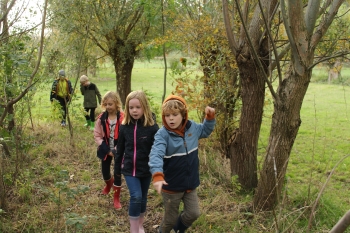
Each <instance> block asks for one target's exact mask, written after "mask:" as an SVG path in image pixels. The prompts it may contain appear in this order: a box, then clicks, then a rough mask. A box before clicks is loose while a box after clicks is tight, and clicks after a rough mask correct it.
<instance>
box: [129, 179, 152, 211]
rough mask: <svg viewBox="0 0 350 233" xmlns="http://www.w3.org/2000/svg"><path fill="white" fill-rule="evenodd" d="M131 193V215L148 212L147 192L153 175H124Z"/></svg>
mask: <svg viewBox="0 0 350 233" xmlns="http://www.w3.org/2000/svg"><path fill="white" fill-rule="evenodd" d="M124 178H125V181H126V185H127V186H128V189H129V193H130V205H129V216H131V217H139V216H140V214H141V213H145V212H146V206H147V193H148V188H149V185H150V183H151V179H152V176H148V177H134V176H124Z"/></svg>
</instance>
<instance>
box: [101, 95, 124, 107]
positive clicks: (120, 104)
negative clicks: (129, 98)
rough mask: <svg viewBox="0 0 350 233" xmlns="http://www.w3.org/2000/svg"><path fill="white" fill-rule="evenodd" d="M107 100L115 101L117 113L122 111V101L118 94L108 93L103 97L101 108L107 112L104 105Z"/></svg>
mask: <svg viewBox="0 0 350 233" xmlns="http://www.w3.org/2000/svg"><path fill="white" fill-rule="evenodd" d="M107 99H112V100H113V102H114V103H115V106H117V111H121V110H122V101H121V100H120V96H119V94H118V93H117V92H115V91H107V93H106V94H105V95H104V96H103V98H102V101H101V108H102V109H103V110H106V108H105V107H104V103H105V102H106V101H107Z"/></svg>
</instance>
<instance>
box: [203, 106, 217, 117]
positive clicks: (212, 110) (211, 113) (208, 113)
mask: <svg viewBox="0 0 350 233" xmlns="http://www.w3.org/2000/svg"><path fill="white" fill-rule="evenodd" d="M205 116H206V118H207V119H208V120H211V119H214V118H215V108H212V107H209V106H207V107H205Z"/></svg>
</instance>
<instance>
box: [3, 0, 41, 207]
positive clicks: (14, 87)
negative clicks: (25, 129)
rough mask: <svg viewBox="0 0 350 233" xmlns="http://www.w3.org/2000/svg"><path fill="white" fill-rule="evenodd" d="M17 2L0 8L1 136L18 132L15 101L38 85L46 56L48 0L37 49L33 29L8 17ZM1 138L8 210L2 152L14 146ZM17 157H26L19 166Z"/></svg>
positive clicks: (4, 1)
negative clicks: (16, 25) (23, 27)
mask: <svg viewBox="0 0 350 233" xmlns="http://www.w3.org/2000/svg"><path fill="white" fill-rule="evenodd" d="M15 3H16V0H12V1H11V2H9V1H8V0H2V1H1V9H0V13H1V17H0V28H1V31H0V65H1V67H2V69H1V71H0V80H1V83H0V87H1V88H0V106H1V108H0V132H1V136H2V137H4V138H5V136H8V135H11V134H12V135H14V132H13V131H14V130H13V129H15V116H14V115H15V105H16V104H17V103H19V101H21V100H22V99H23V97H24V96H25V95H26V94H27V93H28V92H29V90H30V88H31V87H32V86H33V85H34V78H35V76H36V73H37V72H38V69H39V65H40V62H41V57H42V51H43V42H44V29H45V16H46V7H47V0H46V1H45V4H44V10H43V17H42V21H41V23H42V28H41V35H40V40H39V46H38V44H35V46H34V49H33V48H31V47H30V46H29V45H30V43H29V42H32V41H33V38H32V37H30V36H29V35H31V34H30V31H31V30H19V31H17V29H15V28H14V27H13V25H14V22H15V21H16V19H15V20H13V21H11V20H9V18H8V16H9V13H10V12H11V11H13V9H14V8H13V6H14V5H15ZM36 51H37V56H35V53H34V52H36ZM33 60H34V62H33ZM32 64H34V65H32ZM1 140H2V141H1V143H0V156H1V160H2V161H1V168H0V176H1V179H0V182H1V185H0V186H1V189H0V209H5V210H6V208H7V200H6V197H7V193H6V186H5V185H4V180H3V177H5V176H6V175H7V174H6V171H5V163H4V160H5V157H3V156H2V148H4V153H5V154H6V155H8V156H9V155H10V150H9V148H8V146H7V144H6V143H7V141H5V140H4V139H3V138H1ZM15 140H16V139H15ZM17 142H18V141H17ZM17 161H22V159H21V158H17V159H16V163H15V165H14V166H15V167H16V168H17V169H19V166H18V163H17ZM17 169H16V170H17ZM9 176H10V177H14V178H15V177H16V176H17V174H16V173H15V174H12V175H9Z"/></svg>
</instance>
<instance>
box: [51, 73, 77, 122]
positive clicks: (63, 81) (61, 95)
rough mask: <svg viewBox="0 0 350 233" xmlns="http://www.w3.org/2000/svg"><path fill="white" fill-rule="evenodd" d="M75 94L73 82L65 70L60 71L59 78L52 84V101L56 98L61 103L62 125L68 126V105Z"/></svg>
mask: <svg viewBox="0 0 350 233" xmlns="http://www.w3.org/2000/svg"><path fill="white" fill-rule="evenodd" d="M72 94H73V88H72V84H71V82H70V81H69V80H68V79H67V78H66V73H65V72H64V70H60V71H58V78H57V79H55V81H54V82H53V84H52V88H51V92H50V101H51V103H52V102H53V100H54V99H56V100H57V101H58V102H59V104H60V105H61V109H62V120H61V126H62V127H64V126H66V118H67V107H68V103H69V101H70V99H71V95H72Z"/></svg>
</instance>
